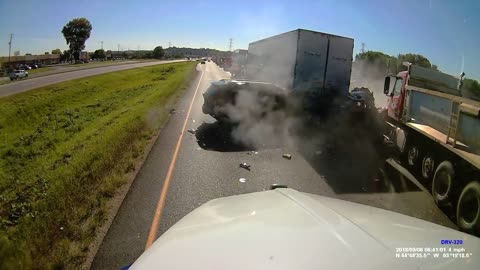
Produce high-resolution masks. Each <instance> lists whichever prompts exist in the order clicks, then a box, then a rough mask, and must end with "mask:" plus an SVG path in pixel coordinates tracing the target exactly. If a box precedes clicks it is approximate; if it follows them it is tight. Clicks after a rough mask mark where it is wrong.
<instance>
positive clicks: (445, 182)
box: [432, 161, 455, 205]
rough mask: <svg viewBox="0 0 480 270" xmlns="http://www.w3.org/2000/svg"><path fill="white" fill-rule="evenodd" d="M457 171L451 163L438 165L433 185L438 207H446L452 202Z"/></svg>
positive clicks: (444, 162) (445, 162)
mask: <svg viewBox="0 0 480 270" xmlns="http://www.w3.org/2000/svg"><path fill="white" fill-rule="evenodd" d="M454 179H455V170H454V169H453V165H452V163H451V162H450V161H443V162H442V163H440V164H439V165H438V168H437V170H436V171H435V175H434V176H433V183H432V196H433V199H434V201H435V203H436V204H437V205H445V204H447V203H448V202H449V201H450V197H451V196H452V193H453V183H454V181H455V180H454Z"/></svg>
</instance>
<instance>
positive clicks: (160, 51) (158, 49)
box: [152, 46, 165, 59]
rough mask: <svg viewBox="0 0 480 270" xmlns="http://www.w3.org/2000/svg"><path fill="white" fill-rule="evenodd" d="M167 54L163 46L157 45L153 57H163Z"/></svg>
mask: <svg viewBox="0 0 480 270" xmlns="http://www.w3.org/2000/svg"><path fill="white" fill-rule="evenodd" d="M164 55H165V51H164V50H163V48H162V46H157V47H155V49H153V52H152V56H153V58H157V59H158V58H162V57H163V56H164Z"/></svg>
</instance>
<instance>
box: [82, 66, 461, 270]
mask: <svg viewBox="0 0 480 270" xmlns="http://www.w3.org/2000/svg"><path fill="white" fill-rule="evenodd" d="M197 70H198V71H199V73H198V76H197V77H196V79H195V81H194V82H193V83H192V86H191V87H190V88H189V89H188V90H187V91H186V92H185V94H184V96H183V97H182V98H181V99H180V100H179V101H178V103H177V104H176V107H175V108H176V111H175V113H174V114H172V115H171V117H170V119H169V121H168V122H167V124H166V125H165V127H164V128H163V130H162V131H161V133H160V135H159V137H158V139H157V141H156V142H155V144H154V146H153V148H152V150H151V152H150V154H149V156H148V157H147V159H146V161H145V163H144V164H143V166H142V168H141V169H140V172H139V174H138V175H137V178H136V179H135V181H134V182H133V184H132V186H131V188H130V190H129V192H128V194H127V196H126V198H125V200H124V201H123V203H122V205H121V207H120V209H119V212H118V214H117V216H116V217H115V219H114V221H113V224H112V225H111V227H110V229H109V231H108V233H107V235H106V237H105V238H104V241H103V243H102V244H101V246H100V249H99V251H98V253H97V254H96V257H95V259H94V261H93V264H92V268H91V269H120V268H121V267H123V266H125V265H129V264H131V263H132V262H133V261H135V259H136V258H138V256H140V254H141V253H142V252H143V251H144V250H145V247H146V244H147V240H148V238H149V232H150V229H151V227H152V223H154V226H153V229H154V234H153V236H154V238H158V237H159V236H161V235H162V233H164V232H165V231H166V230H168V228H170V227H171V226H172V225H173V224H175V223H176V222H177V221H178V220H180V219H181V218H182V217H183V216H185V215H186V214H188V213H189V212H191V211H192V210H194V209H195V208H197V207H198V206H200V205H201V204H203V203H205V202H207V201H209V200H212V199H215V198H219V197H225V196H231V195H236V194H243V193H249V192H256V191H262V190H265V189H267V188H268V187H269V186H270V185H271V184H274V183H279V184H286V185H288V186H289V187H291V188H294V189H297V190H299V191H303V192H308V193H314V194H319V195H324V196H329V197H335V198H340V199H343V200H349V201H354V202H358V203H362V204H368V205H372V206H376V207H380V208H384V209H388V210H392V211H395V212H399V213H403V214H406V215H409V216H414V217H417V218H420V219H424V220H428V221H431V222H434V223H438V224H441V225H444V226H448V227H452V228H454V225H453V224H452V222H451V221H450V220H449V219H448V218H447V217H446V216H445V215H444V214H443V213H442V212H441V211H440V210H439V209H438V208H437V207H436V206H435V204H434V203H433V200H432V198H431V196H430V195H429V194H428V192H426V191H425V190H424V189H422V188H420V187H418V186H416V185H415V184H413V183H412V182H411V181H410V180H409V179H408V177H405V176H403V175H401V174H399V173H398V172H397V171H396V170H394V169H393V168H391V166H389V165H388V164H387V163H385V162H384V160H382V159H381V158H378V156H377V155H376V154H375V153H374V151H373V150H372V149H367V150H360V149H363V148H358V149H359V151H358V152H355V151H354V152H355V153H354V154H348V155H345V154H335V153H330V152H329V150H328V147H326V146H325V145H318V146H315V147H312V146H311V145H309V146H308V147H306V148H309V149H303V148H302V147H301V146H300V147H287V146H283V145H277V146H274V147H266V148H262V149H258V150H256V151H252V150H251V149H248V148H245V147H243V146H241V145H238V144H237V143H234V142H233V140H232V138H231V135H230V130H229V129H228V128H226V127H224V126H222V125H219V124H218V123H216V121H215V119H213V118H212V117H211V116H208V115H205V114H203V113H202V109H201V107H202V104H203V98H202V95H201V94H202V93H203V92H204V91H205V90H206V88H207V87H208V86H209V84H210V81H212V80H218V79H222V78H228V77H229V74H228V73H225V72H224V71H223V70H222V69H220V68H219V67H218V66H216V65H215V64H214V63H213V62H207V63H206V64H205V65H201V64H199V65H198V66H197ZM197 87H198V91H197V93H196V96H195V99H194V100H193V102H192V99H193V97H194V94H195V90H197ZM190 104H192V110H191V113H190V115H187V112H188V109H189V107H190ZM187 117H188V118H187ZM185 119H187V122H186V130H188V129H196V130H197V131H196V134H192V133H190V132H187V131H186V130H185V132H184V133H183V137H181V139H180V145H179V149H178V151H176V148H177V142H178V141H179V137H180V135H181V132H182V128H183V125H184V121H185ZM359 145H361V143H356V142H355V139H354V138H353V140H351V141H350V142H349V143H348V148H353V149H356V147H358V146H359ZM176 152H177V153H176ZM285 153H288V154H291V155H292V158H291V159H290V160H289V159H286V158H283V157H282V155H283V154H285ZM172 159H174V160H175V162H174V164H173V165H172ZM243 162H246V163H248V164H249V165H251V168H250V171H249V170H246V169H244V168H241V167H240V166H239V164H240V163H243ZM171 166H173V167H172V169H173V170H172V171H171V175H170V177H167V176H168V174H169V173H168V171H169V167H171ZM166 178H167V179H168V180H167V181H168V189H165V191H166V197H165V201H164V205H163V208H162V211H161V216H160V219H159V220H157V221H158V225H157V226H155V222H154V220H155V215H156V214H155V213H156V210H158V209H157V205H158V201H159V198H160V197H161V195H160V194H161V192H162V188H163V187H164V184H165V179H166ZM240 178H245V181H240ZM150 236H151V234H150ZM179 256H186V254H180V255H179ZM239 256H241V254H239ZM185 258H186V259H188V257H185ZM185 258H184V259H185ZM179 259H182V258H181V257H179Z"/></svg>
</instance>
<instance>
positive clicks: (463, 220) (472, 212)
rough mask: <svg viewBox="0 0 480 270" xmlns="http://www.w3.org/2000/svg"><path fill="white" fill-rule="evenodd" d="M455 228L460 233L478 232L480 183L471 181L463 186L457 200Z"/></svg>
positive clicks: (479, 229) (479, 226)
mask: <svg viewBox="0 0 480 270" xmlns="http://www.w3.org/2000/svg"><path fill="white" fill-rule="evenodd" d="M457 226H458V228H460V229H461V230H462V231H467V232H475V231H477V232H479V231H480V183H479V182H476V181H473V182H470V183H469V184H467V185H466V186H465V188H464V189H463V190H462V193H461V194H460V198H458V204H457Z"/></svg>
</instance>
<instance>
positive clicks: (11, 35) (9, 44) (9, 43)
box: [8, 34, 13, 66]
mask: <svg viewBox="0 0 480 270" xmlns="http://www.w3.org/2000/svg"><path fill="white" fill-rule="evenodd" d="M12 39H13V34H10V41H9V42H8V65H9V66H10V53H11V51H12Z"/></svg>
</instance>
